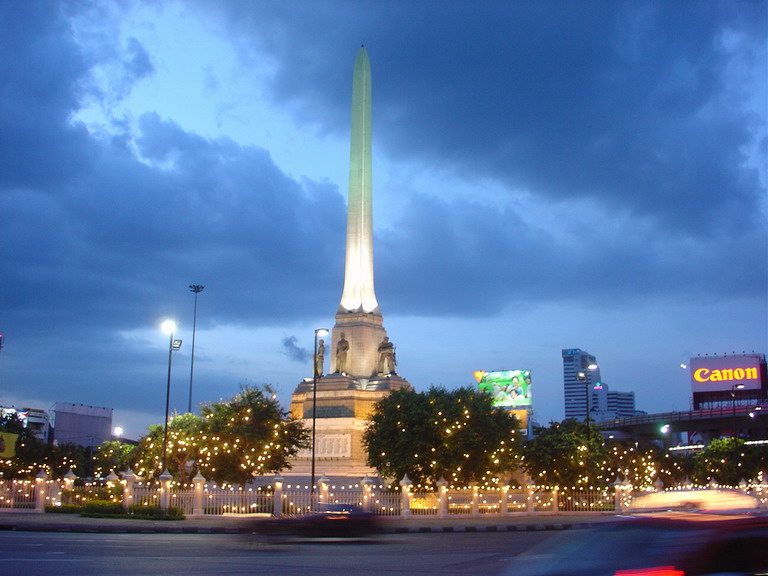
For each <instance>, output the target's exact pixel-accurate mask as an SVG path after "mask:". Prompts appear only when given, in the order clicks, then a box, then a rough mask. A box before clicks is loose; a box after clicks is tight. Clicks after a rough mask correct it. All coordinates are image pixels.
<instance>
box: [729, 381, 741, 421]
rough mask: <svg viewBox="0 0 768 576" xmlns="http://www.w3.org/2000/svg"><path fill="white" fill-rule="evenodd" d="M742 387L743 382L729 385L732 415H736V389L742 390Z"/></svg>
mask: <svg viewBox="0 0 768 576" xmlns="http://www.w3.org/2000/svg"><path fill="white" fill-rule="evenodd" d="M743 388H744V384H734V385H733V386H731V412H732V413H733V417H734V418H735V417H736V390H742V389H743Z"/></svg>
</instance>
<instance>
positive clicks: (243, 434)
mask: <svg viewBox="0 0 768 576" xmlns="http://www.w3.org/2000/svg"><path fill="white" fill-rule="evenodd" d="M202 416H203V437H202V439H201V440H200V450H199V459H198V463H199V466H200V469H201V471H202V473H203V475H204V476H206V477H208V478H211V479H213V480H215V481H216V482H218V483H219V484H222V483H225V482H230V483H233V484H244V483H246V482H248V481H249V480H250V479H251V478H252V477H253V476H258V475H261V474H266V473H270V472H279V471H280V470H283V469H285V468H288V467H289V460H290V458H291V457H293V456H295V455H296V453H297V452H298V451H299V449H301V448H307V447H309V431H308V430H307V429H306V428H305V427H304V425H303V424H302V422H301V420H298V419H296V418H293V417H290V416H289V415H288V413H287V412H286V411H284V410H283V409H282V408H281V407H280V405H279V403H278V402H277V399H276V396H275V394H274V393H273V391H272V389H271V388H270V387H269V386H263V387H260V388H256V387H251V386H243V387H242V388H241V390H240V393H239V394H237V395H235V396H234V397H233V398H232V399H231V400H229V401H228V402H221V403H215V404H210V405H207V406H203V408H202Z"/></svg>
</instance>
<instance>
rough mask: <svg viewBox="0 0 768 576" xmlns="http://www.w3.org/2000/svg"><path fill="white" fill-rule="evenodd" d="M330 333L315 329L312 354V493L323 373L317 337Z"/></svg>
mask: <svg viewBox="0 0 768 576" xmlns="http://www.w3.org/2000/svg"><path fill="white" fill-rule="evenodd" d="M326 334H328V330H327V329H325V328H317V329H316V330H315V347H314V354H312V466H311V472H310V480H309V490H310V494H312V495H314V493H315V437H316V435H315V430H316V428H317V426H316V424H317V377H318V376H322V374H318V373H317V337H318V336H319V335H322V336H325V335H326Z"/></svg>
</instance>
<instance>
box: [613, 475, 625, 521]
mask: <svg viewBox="0 0 768 576" xmlns="http://www.w3.org/2000/svg"><path fill="white" fill-rule="evenodd" d="M623 495H624V482H623V481H622V480H619V478H618V476H617V477H616V480H615V481H614V482H613V509H614V511H615V512H624V498H623Z"/></svg>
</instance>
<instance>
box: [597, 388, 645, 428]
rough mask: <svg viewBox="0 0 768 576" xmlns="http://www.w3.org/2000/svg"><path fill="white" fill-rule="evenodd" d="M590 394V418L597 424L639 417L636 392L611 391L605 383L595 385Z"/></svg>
mask: <svg viewBox="0 0 768 576" xmlns="http://www.w3.org/2000/svg"><path fill="white" fill-rule="evenodd" d="M590 392H591V396H590V403H589V406H590V416H591V417H592V418H593V419H594V420H595V421H596V422H599V421H601V420H615V419H617V418H631V417H632V416H637V413H638V412H637V410H636V409H635V393H634V392H616V391H613V390H609V389H608V385H607V384H606V383H605V382H600V383H597V384H595V386H593V387H592V389H591V391H590Z"/></svg>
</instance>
